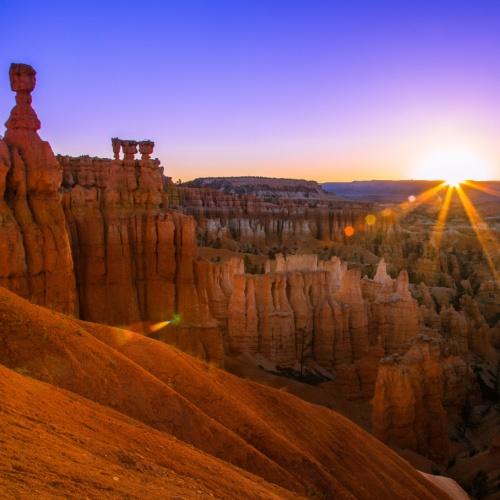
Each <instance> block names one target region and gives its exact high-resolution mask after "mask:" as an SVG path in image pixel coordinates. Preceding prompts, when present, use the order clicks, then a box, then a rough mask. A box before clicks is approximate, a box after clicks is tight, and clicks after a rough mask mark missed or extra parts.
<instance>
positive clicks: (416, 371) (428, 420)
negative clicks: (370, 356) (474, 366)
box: [372, 335, 466, 464]
mask: <svg viewBox="0 0 500 500" xmlns="http://www.w3.org/2000/svg"><path fill="white" fill-rule="evenodd" d="M465 374H466V363H465V361H464V360H463V359H462V358H460V357H458V356H454V355H449V354H446V352H444V351H443V342H442V340H441V339H439V338H437V337H431V336H425V335H421V336H418V337H416V338H415V339H414V341H413V345H412V347H411V348H410V349H409V350H408V351H407V352H406V354H405V355H404V356H399V355H391V356H389V357H386V358H383V359H382V360H381V361H380V366H379V370H378V376H377V382H376V385H375V394H374V397H373V400H372V403H373V432H374V434H375V435H376V436H377V437H378V438H379V439H381V440H382V441H384V442H386V443H389V444H392V445H395V446H397V447H399V448H401V449H405V448H406V449H410V450H414V451H417V452H419V453H421V454H422V455H425V456H428V457H429V458H431V459H432V460H434V461H436V463H441V464H446V463H447V460H448V451H449V441H448V417H447V413H446V408H445V405H446V404H448V405H450V406H451V405H460V404H463V401H464V400H465V384H464V383H463V382H464V380H465ZM457 381H458V383H456V382H457Z"/></svg>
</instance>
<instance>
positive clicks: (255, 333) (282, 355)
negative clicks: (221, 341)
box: [206, 255, 420, 382]
mask: <svg viewBox="0 0 500 500" xmlns="http://www.w3.org/2000/svg"><path fill="white" fill-rule="evenodd" d="M265 267H266V271H267V272H266V273H265V274H260V275H252V274H243V273H242V269H243V263H242V262H241V261H239V262H238V259H232V260H230V261H229V262H227V263H222V264H219V265H218V268H217V269H218V270H215V272H214V274H213V275H212V282H211V284H210V285H208V284H207V285H206V291H207V296H208V303H209V306H210V309H211V311H212V314H213V316H214V317H216V318H217V319H218V320H219V322H220V324H221V327H222V329H223V331H224V335H225V340H226V342H227V349H228V350H229V351H230V352H232V353H235V354H242V353H249V354H257V353H260V354H262V355H263V356H264V357H266V358H267V359H269V360H270V361H273V362H275V363H278V364H283V365H293V364H294V363H296V362H297V361H300V362H302V361H303V360H306V359H312V360H315V361H316V362H318V364H320V365H321V366H323V367H324V368H326V369H332V368H334V367H336V366H339V365H342V364H352V363H354V362H355V361H357V360H360V359H361V358H364V357H365V356H367V355H368V353H369V352H370V349H371V348H373V347H379V348H381V350H382V355H383V353H385V354H391V353H393V352H401V353H403V352H404V351H405V350H406V349H407V348H408V347H409V345H410V340H411V339H412V338H413V337H414V336H416V335H417V334H418V333H419V329H420V322H419V310H418V305H417V302H416V301H415V300H414V299H413V298H412V297H411V295H410V293H409V291H408V279H407V275H406V274H405V273H404V272H402V273H401V274H400V276H399V277H398V279H397V280H393V279H391V278H390V277H389V276H387V275H385V278H384V282H378V281H374V280H369V279H367V278H363V279H361V276H360V272H359V270H357V269H347V265H346V264H345V263H343V262H342V261H341V260H340V259H338V258H337V257H332V258H331V259H330V260H328V261H320V260H318V258H317V256H315V255H290V256H288V257H286V258H285V257H283V256H281V255H278V256H277V257H276V259H275V260H270V261H267V263H266V265H265ZM382 267H383V268H384V272H385V264H384V263H383V262H382V263H381V264H380V267H379V270H380V269H381V268H382ZM374 375H375V374H373V376H374ZM373 382H374V379H373Z"/></svg>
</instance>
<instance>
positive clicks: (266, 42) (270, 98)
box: [0, 0, 500, 181]
mask: <svg viewBox="0 0 500 500" xmlns="http://www.w3.org/2000/svg"><path fill="white" fill-rule="evenodd" d="M139 5H140V7H139V8H138V7H137V3H134V4H132V3H130V4H128V3H127V2H126V1H120V2H111V1H110V2H108V1H103V0H101V1H95V2H94V1H86V2H83V1H47V2H45V1H44V2H40V1H37V2H35V1H30V0H23V1H9V0H0V19H1V21H2V22H1V27H0V47H1V50H0V72H1V74H0V77H1V78H0V117H1V119H2V122H4V121H5V120H6V119H7V117H8V114H9V111H10V109H11V108H12V106H13V103H14V95H13V94H12V92H11V91H10V87H9V83H8V68H9V64H10V63H11V62H25V63H28V64H31V65H33V66H34V67H35V69H36V70H37V71H38V85H37V89H36V91H35V92H34V94H33V103H34V107H35V109H36V111H37V113H38V116H39V117H40V119H41V121H42V129H41V131H40V134H41V135H42V137H43V138H44V139H47V140H49V141H50V143H51V145H52V147H53V149H54V151H55V152H57V153H63V154H71V155H78V154H90V155H97V156H108V157H109V156H111V145H110V138H111V137H112V136H119V137H121V138H124V139H146V138H149V139H152V140H154V141H155V142H156V145H157V146H156V150H155V155H157V156H158V157H159V158H160V159H161V160H162V163H163V164H164V166H165V170H166V173H167V175H171V176H172V177H173V178H174V179H177V178H182V180H188V179H191V178H194V177H200V176H216V175H264V176H276V177H299V178H309V179H316V180H318V181H340V180H353V179H374V178H376V179H402V178H418V177H429V176H431V177H432V175H433V172H434V168H433V166H434V163H433V162H435V161H436V160H435V159H436V158H441V156H440V155H442V152H443V151H449V152H451V153H450V155H451V156H452V157H453V155H458V156H460V157H461V158H462V159H463V158H465V159H467V158H469V159H470V160H467V161H469V164H470V169H471V171H472V172H471V178H478V177H489V178H497V179H499V178H500V56H499V53H500V2H499V1H498V0H497V1H483V0H480V1H476V2H474V1H467V2H457V1H456V0H455V1H407V2H406V1H405V2H401V1H375V0H374V1H365V2H357V1H315V0H302V1H292V0H288V1H273V0H269V1H255V0H253V1H251V0H248V1H247V0H238V1H236V0H232V1H230V0H227V1H218V0H204V1H190V0H182V1H181V0H178V1H175V2H174V1H156V2H154V1H147V0H144V1H142V2H141V3H140V4H139ZM0 134H2V132H1V129H0ZM475 162H479V163H480V164H481V168H479V167H478V168H475V165H476V163H475ZM478 172H479V173H478ZM435 177H436V178H440V177H439V175H438V174H436V176H435Z"/></svg>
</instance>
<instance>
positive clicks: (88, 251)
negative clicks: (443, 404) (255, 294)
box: [60, 141, 223, 364]
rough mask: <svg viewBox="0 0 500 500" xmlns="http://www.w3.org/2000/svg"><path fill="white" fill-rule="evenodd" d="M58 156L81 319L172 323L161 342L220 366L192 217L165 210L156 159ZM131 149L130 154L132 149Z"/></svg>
mask: <svg viewBox="0 0 500 500" xmlns="http://www.w3.org/2000/svg"><path fill="white" fill-rule="evenodd" d="M131 142H132V141H126V146H125V147H126V148H127V151H128V153H126V154H128V155H129V157H128V158H127V159H123V160H120V159H114V160H108V159H102V158H90V157H85V156H84V157H80V158H71V157H60V162H61V164H62V166H63V169H64V181H63V188H64V197H63V203H64V211H65V214H66V219H67V223H68V227H69V230H70V234H71V244H72V248H73V255H74V261H75V273H76V277H77V284H78V292H79V298H80V309H81V317H82V318H83V319H87V320H90V321H95V322H100V323H108V324H115V325H134V324H137V323H141V322H145V321H146V322H153V323H157V322H165V323H166V322H169V321H170V322H172V324H171V325H169V329H168V332H163V334H162V335H163V337H165V340H169V341H171V342H174V343H176V344H177V345H179V346H180V347H181V348H184V349H185V350H187V351H188V352H191V353H193V354H196V355H199V356H200V357H202V358H203V359H207V360H210V361H214V362H216V363H217V364H222V361H223V351H222V341H221V339H220V334H219V330H218V325H217V322H216V321H215V320H214V319H213V317H212V316H211V315H210V312H209V309H208V302H207V297H206V294H204V293H202V292H201V291H200V290H201V287H199V286H198V283H199V281H201V280H203V276H202V275H201V274H200V273H198V272H197V269H196V268H197V266H198V264H197V262H196V234H195V233H196V229H195V222H194V220H193V219H192V218H191V217H188V216H185V215H183V214H181V213H178V212H175V211H166V210H163V209H162V204H163V189H162V182H163V181H162V171H163V168H161V167H160V166H159V162H158V160H151V159H149V158H143V159H141V160H136V159H134V152H133V148H136V146H130V143H131ZM131 148H132V151H130V149H131Z"/></svg>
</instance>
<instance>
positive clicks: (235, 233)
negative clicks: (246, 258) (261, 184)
mask: <svg viewBox="0 0 500 500" xmlns="http://www.w3.org/2000/svg"><path fill="white" fill-rule="evenodd" d="M264 180H265V181H266V182H272V181H273V179H264ZM202 186H203V184H202ZM167 191H168V203H169V206H171V207H174V208H177V209H179V210H181V211H183V212H184V213H186V214H189V215H192V216H193V217H194V218H195V219H196V222H197V224H198V234H199V238H200V241H201V242H202V243H203V244H204V245H208V246H214V245H220V246H222V247H227V248H231V249H239V250H255V249H259V250H265V249H267V248H284V247H287V246H288V247H291V246H294V245H297V242H305V241H311V240H320V241H323V242H332V241H343V240H344V239H345V238H346V236H345V233H344V230H345V228H346V227H353V228H355V230H356V231H360V232H361V231H367V232H368V233H371V232H374V231H375V230H377V229H379V228H380V229H386V228H385V225H389V226H391V225H392V222H391V221H390V220H383V219H381V220H380V221H378V223H377V226H376V227H374V226H370V225H368V224H367V223H366V220H365V217H366V216H367V215H368V214H370V213H372V212H373V211H374V208H373V206H372V205H370V204H368V203H354V202H350V201H346V200H341V199H338V198H336V197H333V196H327V195H323V196H312V195H310V194H309V193H305V194H304V195H303V197H300V196H298V195H297V193H293V194H294V195H293V196H292V195H290V196H286V193H283V192H282V191H278V192H277V194H274V195H272V196H271V195H270V193H269V192H267V191H265V192H264V195H262V196H261V195H260V194H259V193H260V192H257V193H255V192H254V193H249V194H235V193H224V192H221V191H219V190H218V189H214V188H209V187H194V188H193V187H184V186H182V187H176V186H174V185H172V184H169V185H167ZM290 194H292V193H290ZM306 196H307V197H306Z"/></svg>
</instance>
